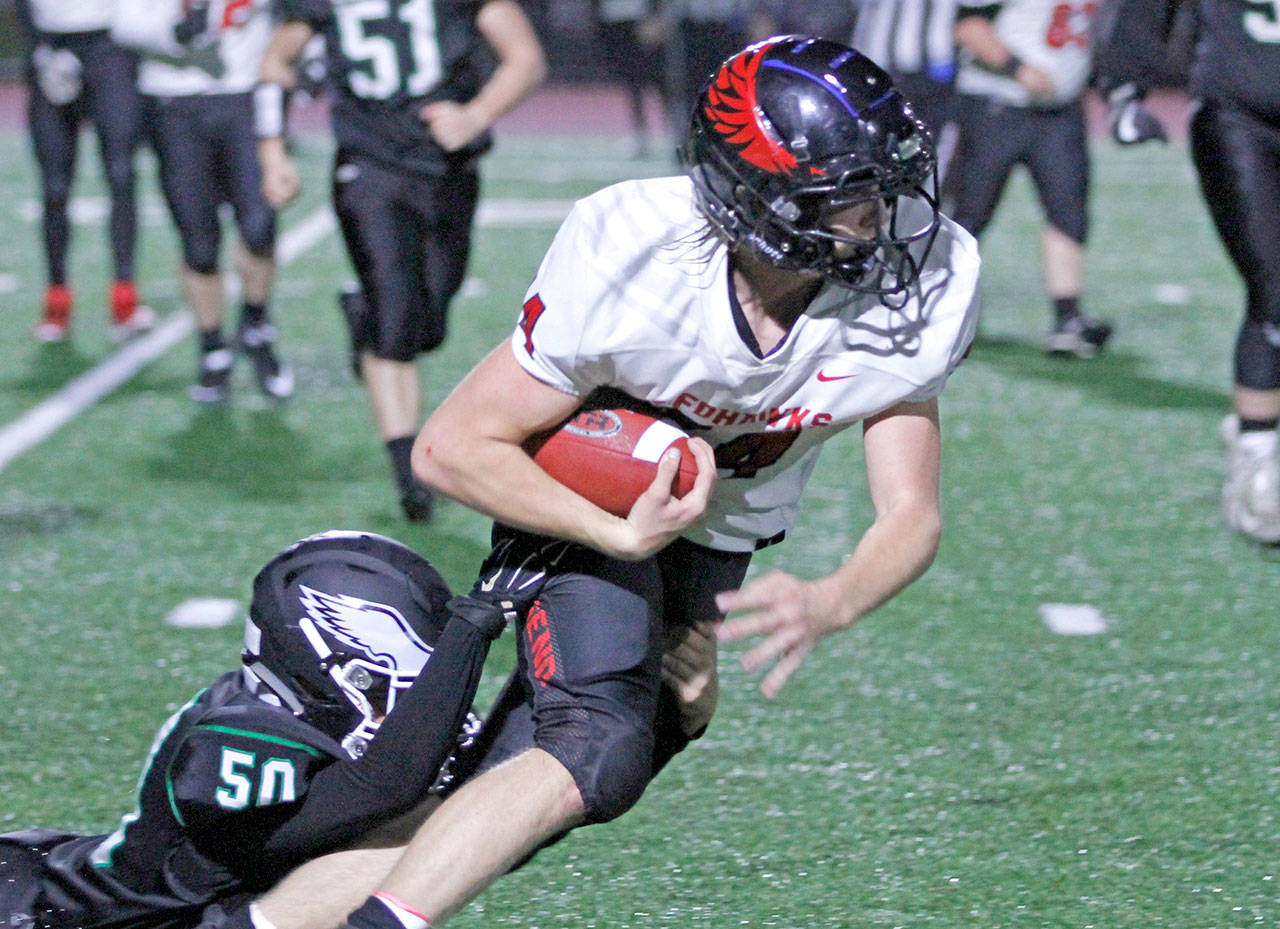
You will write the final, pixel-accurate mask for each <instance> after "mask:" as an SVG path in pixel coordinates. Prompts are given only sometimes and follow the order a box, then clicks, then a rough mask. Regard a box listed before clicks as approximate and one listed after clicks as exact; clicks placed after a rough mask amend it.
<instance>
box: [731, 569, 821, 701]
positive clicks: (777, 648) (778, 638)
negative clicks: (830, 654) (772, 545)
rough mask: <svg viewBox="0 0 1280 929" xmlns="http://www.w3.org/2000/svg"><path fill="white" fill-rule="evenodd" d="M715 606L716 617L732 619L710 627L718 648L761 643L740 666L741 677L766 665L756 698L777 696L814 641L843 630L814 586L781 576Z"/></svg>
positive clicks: (764, 579) (773, 574) (759, 581)
mask: <svg viewBox="0 0 1280 929" xmlns="http://www.w3.org/2000/svg"><path fill="white" fill-rule="evenodd" d="M716 606H717V607H718V608H719V609H720V612H722V613H737V614H738V615H737V616H734V617H731V618H729V619H725V620H724V621H722V622H720V623H719V624H718V625H717V626H716V638H718V639H719V640H720V641H721V642H732V641H736V640H738V639H751V638H762V639H763V641H761V642H759V643H757V644H756V645H755V646H753V647H752V648H751V649H750V650H748V651H747V652H746V653H744V654H743V656H742V658H741V659H740V662H741V664H742V667H743V668H744V669H746V670H747V671H758V670H760V669H762V668H764V667H766V666H768V665H772V667H770V668H769V670H768V672H767V673H766V674H765V676H764V678H763V679H762V680H761V681H760V692H761V693H763V694H764V695H765V696H766V697H769V698H773V697H776V696H777V695H778V692H779V691H780V690H782V687H783V685H784V684H786V682H787V680H788V679H789V678H790V677H791V675H792V674H794V673H795V671H796V669H797V668H799V667H800V665H801V663H802V662H803V661H804V660H805V658H806V657H808V655H809V652H811V651H813V646H814V645H815V644H817V642H818V640H819V639H822V638H825V637H826V636H828V635H830V634H831V633H833V632H835V631H836V630H837V629H841V628H843V627H844V625H845V624H844V623H843V622H842V621H841V619H840V617H839V614H838V612H837V610H836V608H835V607H836V605H835V604H834V603H832V602H830V598H829V597H828V596H827V595H826V594H825V591H824V589H823V587H822V586H821V585H820V584H818V583H817V582H815V581H802V580H800V579H799V578H797V577H794V576H792V575H790V574H787V573H786V572H783V571H771V572H769V573H768V574H766V575H764V576H763V577H760V578H757V579H756V580H754V581H751V582H750V583H747V584H744V585H743V586H742V587H741V588H740V589H738V590H730V591H725V592H724V593H721V594H717V595H716Z"/></svg>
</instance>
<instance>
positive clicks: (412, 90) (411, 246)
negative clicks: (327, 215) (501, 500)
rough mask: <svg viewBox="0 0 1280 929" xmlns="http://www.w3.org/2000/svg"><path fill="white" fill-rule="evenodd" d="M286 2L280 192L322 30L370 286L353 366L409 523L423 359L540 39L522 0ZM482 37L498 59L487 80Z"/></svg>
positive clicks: (263, 129) (355, 330) (342, 193)
mask: <svg viewBox="0 0 1280 929" xmlns="http://www.w3.org/2000/svg"><path fill="white" fill-rule="evenodd" d="M336 6H337V5H336V4H334V3H333V2H331V0H284V2H283V3H282V15H283V18H284V23H283V24H282V25H281V26H280V27H279V28H278V29H277V30H276V33H275V36H274V37H273V39H272V42H271V44H270V46H269V47H268V49H267V52H266V55H265V57H264V59H263V64H262V81H263V83H262V84H261V85H260V86H259V87H258V90H257V92H256V98H255V102H256V104H257V116H258V127H257V128H258V135H259V138H260V142H259V149H258V150H259V156H260V158H261V160H262V167H263V186H264V189H265V191H266V194H267V198H268V200H269V201H270V202H271V203H272V205H273V206H275V207H277V208H279V207H281V206H283V205H284V204H285V203H287V202H289V201H290V200H291V199H293V197H295V196H296V195H297V192H298V175H297V172H296V170H295V169H294V166H293V164H292V162H291V161H290V160H289V157H288V155H287V154H286V152H285V148H284V140H283V131H284V125H283V124H284V93H285V89H286V88H290V87H292V86H294V83H295V81H296V73H295V64H296V62H297V60H298V57H299V56H300V55H301V53H302V51H303V48H304V47H305V46H306V44H307V42H308V41H309V40H310V39H311V38H312V36H314V35H317V34H320V35H323V36H324V37H325V40H326V41H325V45H326V48H327V49H328V54H329V75H330V80H331V86H332V87H333V89H334V92H335V94H336V101H335V103H334V107H333V129H334V134H335V135H336V137H337V143H338V149H337V155H336V158H335V162H334V169H333V202H334V208H335V211H336V212H337V214H338V220H339V222H340V224H341V226H342V233H343V237H344V238H345V240H346V244H347V251H348V253H349V254H350V256H351V262H352V264H353V265H354V266H355V270H356V274H357V276H358V277H359V280H360V290H359V292H355V293H350V294H345V295H343V297H342V298H341V300H342V309H343V312H344V314H345V316H346V319H347V324H348V326H349V327H350V329H351V337H352V345H353V351H354V354H355V356H356V358H355V363H356V368H357V371H358V372H359V374H360V376H361V377H362V379H363V380H364V382H365V385H366V386H367V388H368V390H369V396H370V398H371V400H372V403H373V409H374V416H375V418H376V420H377V425H378V430H379V432H380V434H381V436H382V439H383V441H384V443H385V444H386V447H387V451H388V454H389V455H390V458H391V463H392V469H393V473H394V475H395V479H396V485H397V487H398V489H399V494H400V504H401V508H402V510H403V511H404V513H405V515H406V516H407V517H408V518H410V519H416V520H425V519H429V518H430V515H431V497H430V494H429V492H428V491H427V489H426V488H425V487H424V486H423V485H421V484H420V483H419V482H418V481H416V480H415V479H414V477H413V473H412V470H411V468H410V466H409V451H410V449H411V448H412V446H413V439H414V437H415V436H416V434H417V431H418V428H419V427H420V426H421V425H422V414H421V409H420V404H421V398H420V389H419V382H418V369H417V365H416V363H415V360H414V359H415V358H416V357H417V356H418V355H419V354H422V353H424V352H429V351H431V350H433V349H435V348H436V347H438V346H439V345H440V343H441V342H442V341H443V340H444V337H445V318H446V311H447V309H448V306H449V301H450V300H451V299H452V298H453V296H454V294H455V293H457V291H458V288H459V287H460V286H461V284H462V280H463V275H464V273H465V271H466V265H467V255H468V251H469V248H470V239H471V223H472V218H473V215H474V213H475V207H476V200H477V198H478V196H479V175H478V173H477V169H476V165H477V161H478V159H479V158H480V156H481V155H482V154H484V152H485V151H486V150H487V149H488V148H489V146H490V143H491V139H490V135H489V127H490V126H492V125H493V123H494V121H495V120H496V119H497V118H498V117H499V116H501V115H502V114H503V113H505V112H506V111H507V110H509V109H511V107H513V106H515V105H516V103H518V102H519V101H520V100H521V99H523V98H524V97H525V95H526V94H528V93H529V91H531V90H532V89H533V88H534V87H535V86H537V85H538V84H539V83H540V82H541V80H542V78H543V75H544V73H545V63H544V61H543V56H542V49H541V46H540V45H539V43H538V40H537V37H536V36H535V35H534V32H533V28H532V26H531V25H530V24H529V21H528V19H527V18H526V17H525V15H524V13H523V12H522V11H521V9H520V7H519V6H518V5H517V4H516V2H515V0H374V2H371V3H364V4H359V5H350V4H348V5H345V6H342V15H341V16H339V15H338V13H337V9H336ZM486 46H487V49H488V50H491V51H492V52H493V53H494V54H495V55H496V56H497V67H496V68H495V69H494V70H493V72H492V73H491V74H490V75H489V76H488V77H487V78H486V77H485V76H484V72H483V67H482V61H483V57H484V55H485V53H486Z"/></svg>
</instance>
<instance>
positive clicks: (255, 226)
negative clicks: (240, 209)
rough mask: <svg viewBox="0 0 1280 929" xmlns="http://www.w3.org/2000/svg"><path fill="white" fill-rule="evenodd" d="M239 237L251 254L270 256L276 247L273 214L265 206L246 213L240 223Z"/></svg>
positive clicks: (263, 256) (260, 256)
mask: <svg viewBox="0 0 1280 929" xmlns="http://www.w3.org/2000/svg"><path fill="white" fill-rule="evenodd" d="M240 238H241V240H242V241H243V242H244V247H245V248H247V249H248V250H249V253H250V254H251V255H253V256H255V257H257V258H270V257H271V256H272V255H273V254H274V253H275V248H276V217H275V214H274V213H272V212H271V211H270V210H269V209H267V208H265V207H264V208H262V209H255V210H253V211H252V212H250V213H248V214H247V215H246V216H245V217H244V220H243V221H242V222H241V223H240Z"/></svg>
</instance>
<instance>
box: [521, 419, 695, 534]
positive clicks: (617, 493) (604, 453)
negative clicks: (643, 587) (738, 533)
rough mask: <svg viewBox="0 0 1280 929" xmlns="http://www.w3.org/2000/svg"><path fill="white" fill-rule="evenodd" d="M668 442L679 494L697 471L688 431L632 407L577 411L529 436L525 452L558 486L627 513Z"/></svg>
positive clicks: (620, 513) (610, 509)
mask: <svg viewBox="0 0 1280 929" xmlns="http://www.w3.org/2000/svg"><path fill="white" fill-rule="evenodd" d="M672 445H674V446H675V447H676V448H678V449H680V469H679V470H678V471H677V472H676V477H675V481H674V483H673V487H672V490H673V492H674V494H675V496H677V497H683V496H684V495H685V494H687V493H688V492H689V489H690V488H691V487H693V479H694V478H695V477H696V476H697V473H698V466H697V464H696V463H695V462H694V459H693V453H692V452H690V451H689V434H688V433H686V432H684V431H683V430H682V429H679V428H677V427H676V426H673V425H672V424H671V423H668V422H664V421H663V420H661V419H655V418H654V417H652V416H646V415H645V414H644V413H637V412H635V411H634V410H622V409H615V410H581V411H579V412H578V413H577V414H576V415H574V417H573V418H572V419H569V420H567V421H566V422H565V423H564V424H563V425H561V426H560V427H559V428H558V429H553V430H552V431H551V432H548V433H544V434H542V435H538V436H535V437H533V438H531V439H530V440H529V441H528V442H527V443H526V444H525V450H526V451H527V452H529V454H530V455H532V456H533V460H534V461H535V462H536V463H537V464H538V465H539V466H540V467H541V468H542V470H544V471H546V472H547V473H548V474H549V475H551V476H552V477H554V478H555V479H556V480H557V481H559V482H560V483H561V484H564V485H565V486H566V487H568V488H569V489H570V490H572V491H574V492H576V493H579V494H581V495H582V496H584V497H586V498H587V499H588V500H590V501H591V502H592V503H594V504H595V505H596V506H598V507H600V508H601V509H602V510H607V511H608V512H610V513H612V514H613V515H615V516H624V517H625V516H626V515H627V514H628V513H629V512H631V506H632V504H634V503H635V502H636V498H637V497H639V496H640V495H641V494H642V493H644V492H645V490H647V489H648V487H649V485H650V484H652V483H653V478H654V476H655V475H656V474H657V473H658V459H659V458H661V457H662V453H663V452H665V451H666V450H667V449H668V448H670V447H671V446H672Z"/></svg>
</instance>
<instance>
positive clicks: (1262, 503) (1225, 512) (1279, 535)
mask: <svg viewBox="0 0 1280 929" xmlns="http://www.w3.org/2000/svg"><path fill="white" fill-rule="evenodd" d="M1218 434H1219V435H1220V436H1221V437H1222V441H1223V443H1224V444H1225V445H1226V447H1227V476H1226V480H1225V481H1224V482H1223V485H1222V516H1223V518H1224V519H1225V520H1226V521H1227V525H1228V526H1230V527H1231V528H1232V529H1234V530H1236V531H1237V532H1241V533H1243V534H1244V535H1247V536H1248V537H1249V538H1251V539H1253V540H1254V541H1257V542H1265V543H1267V544H1268V545H1274V544H1276V543H1280V460H1277V457H1276V448H1275V445H1271V447H1270V449H1269V450H1262V451H1259V450H1258V449H1256V448H1254V447H1251V443H1249V442H1248V441H1246V440H1244V439H1242V437H1241V434H1240V419H1239V417H1237V416H1236V415H1235V414H1234V413H1233V414H1231V415H1230V416H1228V417H1227V418H1226V419H1224V420H1223V421H1222V425H1221V426H1219V427H1218Z"/></svg>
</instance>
